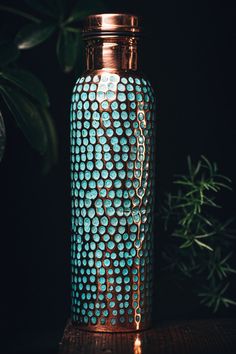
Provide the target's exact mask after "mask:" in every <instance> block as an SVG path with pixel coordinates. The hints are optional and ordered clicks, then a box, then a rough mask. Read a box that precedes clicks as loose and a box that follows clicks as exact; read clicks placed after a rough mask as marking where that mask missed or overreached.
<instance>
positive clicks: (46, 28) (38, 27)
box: [16, 23, 56, 49]
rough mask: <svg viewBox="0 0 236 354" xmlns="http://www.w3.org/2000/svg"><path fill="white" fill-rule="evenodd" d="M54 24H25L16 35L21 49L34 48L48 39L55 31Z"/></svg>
mask: <svg viewBox="0 0 236 354" xmlns="http://www.w3.org/2000/svg"><path fill="white" fill-rule="evenodd" d="M55 28H56V26H55V25H54V24H48V23H40V24H36V23H33V24H28V25H26V26H24V27H23V28H22V29H21V30H20V31H19V32H18V33H17V35H16V44H17V46H18V48H19V49H29V48H33V47H35V46H37V45H39V44H40V43H42V42H44V41H46V40H47V39H48V38H49V37H50V36H51V35H52V33H53V32H54V31H55Z"/></svg>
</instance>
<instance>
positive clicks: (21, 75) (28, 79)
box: [0, 69, 49, 106]
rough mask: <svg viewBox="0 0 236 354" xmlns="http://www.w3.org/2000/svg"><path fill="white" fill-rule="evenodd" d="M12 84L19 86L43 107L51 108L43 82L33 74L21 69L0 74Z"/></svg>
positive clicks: (8, 70)
mask: <svg viewBox="0 0 236 354" xmlns="http://www.w3.org/2000/svg"><path fill="white" fill-rule="evenodd" d="M1 77H2V78H4V79H5V80H7V81H9V82H10V83H11V84H13V85H16V86H18V87H19V88H20V89H22V90H24V91H25V92H26V93H27V94H28V95H30V96H31V97H33V98H34V99H36V100H37V101H38V102H39V103H40V104H42V105H43V106H49V97H48V94H47V91H46V89H45V87H44V86H43V84H42V82H41V81H40V80H39V79H38V78H37V77H36V76H34V75H33V74H32V73H30V72H29V71H26V70H21V69H7V70H4V71H3V72H1V73H0V78H1Z"/></svg>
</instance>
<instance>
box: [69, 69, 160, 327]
mask: <svg viewBox="0 0 236 354" xmlns="http://www.w3.org/2000/svg"><path fill="white" fill-rule="evenodd" d="M70 124H71V131H70V142H71V197H72V208H71V213H72V215H71V217H72V218H71V220H72V225H71V229H72V233H71V267H72V294H71V296H72V320H73V322H74V323H76V324H79V325H81V326H85V327H87V328H94V329H96V328H99V329H100V330H114V331H116V330H135V329H142V328H145V327H147V326H148V324H149V323H150V319H151V312H152V276H153V275H152V263H153V262H152V257H153V254H152V253H153V234H152V233H153V225H152V219H153V215H152V214H153V188H154V161H153V160H154V140H155V125H156V122H155V101H154V94H153V90H152V88H151V85H150V83H149V82H148V81H147V80H146V79H144V78H141V77H136V76H135V75H134V76H128V75H127V76H125V75H123V76H122V77H121V76H119V75H117V74H113V73H106V72H105V73H102V74H100V75H93V76H92V75H88V76H85V77H84V76H83V77H81V78H79V79H78V80H77V82H76V85H75V87H74V90H73V95H72V104H71V113H70Z"/></svg>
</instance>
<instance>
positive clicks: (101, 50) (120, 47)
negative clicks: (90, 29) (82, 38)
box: [86, 37, 137, 70]
mask: <svg viewBox="0 0 236 354" xmlns="http://www.w3.org/2000/svg"><path fill="white" fill-rule="evenodd" d="M86 66H87V70H94V69H95V68H96V69H97V70H98V69H106V70H109V69H115V70H137V39H136V38H133V37H131V38H130V37H117V38H114V37H113V38H112V37H104V38H99V39H90V40H88V41H87V46H86Z"/></svg>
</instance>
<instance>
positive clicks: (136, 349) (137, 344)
mask: <svg viewBox="0 0 236 354" xmlns="http://www.w3.org/2000/svg"><path fill="white" fill-rule="evenodd" d="M141 344H142V343H141V340H140V338H139V335H138V334H137V336H136V338H135V341H134V354H142V346H141Z"/></svg>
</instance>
